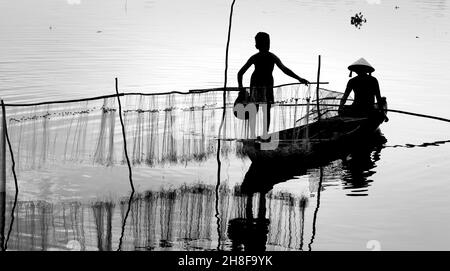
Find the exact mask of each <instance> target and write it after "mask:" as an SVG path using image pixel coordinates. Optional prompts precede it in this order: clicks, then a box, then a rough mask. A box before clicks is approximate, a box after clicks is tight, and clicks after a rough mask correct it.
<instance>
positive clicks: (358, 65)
mask: <svg viewBox="0 0 450 271" xmlns="http://www.w3.org/2000/svg"><path fill="white" fill-rule="evenodd" d="M348 69H349V70H350V76H351V75H352V72H356V73H357V76H356V77H354V78H352V79H350V80H349V81H348V83H347V87H346V89H345V93H344V96H343V97H342V99H341V103H340V106H339V112H340V115H346V116H355V117H366V116H369V115H370V114H373V113H375V112H379V111H378V110H376V109H377V108H376V107H375V98H376V100H377V104H378V105H381V106H383V105H384V103H385V100H384V99H383V98H382V97H381V94H380V87H379V84H378V80H377V79H376V78H375V77H373V76H372V72H374V71H375V69H374V68H373V67H372V66H371V65H370V64H369V62H367V61H366V60H365V59H364V58H360V59H359V60H358V61H356V62H355V63H353V64H352V65H350V66H349V67H348ZM352 91H353V93H354V95H355V98H354V101H353V103H352V105H350V106H345V103H346V102H347V98H348V96H349V95H350V92H352ZM379 108H382V107H379Z"/></svg>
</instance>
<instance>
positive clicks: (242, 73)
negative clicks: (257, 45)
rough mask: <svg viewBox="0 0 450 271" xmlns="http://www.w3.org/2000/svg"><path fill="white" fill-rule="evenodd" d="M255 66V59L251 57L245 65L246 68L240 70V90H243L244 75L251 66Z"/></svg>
mask: <svg viewBox="0 0 450 271" xmlns="http://www.w3.org/2000/svg"><path fill="white" fill-rule="evenodd" d="M252 64H253V57H250V58H249V59H248V60H247V63H245V64H244V66H242V68H241V69H240V70H239V72H238V75H237V80H238V86H239V87H240V88H242V87H243V86H242V77H243V76H244V73H245V72H246V71H247V70H248V68H250V66H251V65H252Z"/></svg>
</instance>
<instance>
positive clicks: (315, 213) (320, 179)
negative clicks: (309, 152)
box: [308, 167, 323, 251]
mask: <svg viewBox="0 0 450 271" xmlns="http://www.w3.org/2000/svg"><path fill="white" fill-rule="evenodd" d="M322 181H323V168H322V167H320V169H319V188H318V189H317V203H316V209H315V210H314V217H313V227H312V235H311V241H310V242H309V244H308V248H309V251H311V248H312V244H313V242H314V238H315V237H316V223H317V213H318V212H319V207H320V192H321V191H322Z"/></svg>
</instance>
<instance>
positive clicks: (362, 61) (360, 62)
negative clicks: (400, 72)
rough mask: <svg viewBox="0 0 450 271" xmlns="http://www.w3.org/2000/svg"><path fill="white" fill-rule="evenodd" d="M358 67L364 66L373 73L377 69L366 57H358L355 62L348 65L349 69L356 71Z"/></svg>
mask: <svg viewBox="0 0 450 271" xmlns="http://www.w3.org/2000/svg"><path fill="white" fill-rule="evenodd" d="M358 68H364V69H366V70H367V72H369V73H371V72H374V71H375V69H374V68H373V67H372V65H370V64H369V62H367V60H365V59H364V58H362V57H361V58H360V59H358V60H357V61H356V62H355V63H353V64H352V65H350V66H348V69H349V70H351V71H355V70H356V69H358Z"/></svg>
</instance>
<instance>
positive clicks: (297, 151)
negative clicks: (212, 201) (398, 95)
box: [243, 103, 387, 162]
mask: <svg viewBox="0 0 450 271" xmlns="http://www.w3.org/2000/svg"><path fill="white" fill-rule="evenodd" d="M377 108H378V106H377ZM386 112H387V104H386V103H384V105H383V106H382V110H378V109H377V110H374V111H373V112H372V113H370V114H369V115H368V116H365V117H355V116H351V115H350V116H349V115H347V114H340V115H337V116H334V117H330V118H326V119H321V120H319V121H316V122H313V123H311V124H306V125H301V126H297V127H294V128H290V129H286V130H282V131H279V132H276V133H272V134H269V136H270V140H268V142H263V141H262V140H244V141H243V153H244V154H246V155H247V156H248V157H249V158H250V159H251V160H252V161H253V162H255V161H260V162H261V161H271V160H272V161H274V160H276V161H277V162H283V161H286V162H287V161H290V160H296V161H299V160H303V162H308V160H314V161H318V160H320V159H321V157H327V159H330V157H332V156H336V158H339V156H343V155H345V154H346V153H348V152H349V151H351V150H352V147H354V146H356V145H357V144H356V143H357V142H360V141H364V140H366V139H367V138H368V136H370V135H371V134H372V133H374V132H375V131H376V130H377V129H378V127H379V126H380V125H381V124H382V123H383V122H384V121H386V120H387V118H386Z"/></svg>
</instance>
